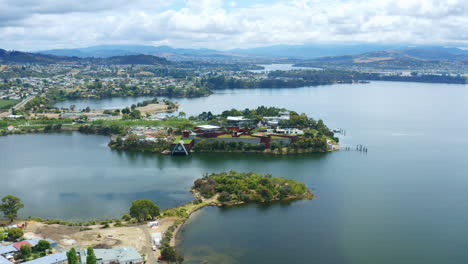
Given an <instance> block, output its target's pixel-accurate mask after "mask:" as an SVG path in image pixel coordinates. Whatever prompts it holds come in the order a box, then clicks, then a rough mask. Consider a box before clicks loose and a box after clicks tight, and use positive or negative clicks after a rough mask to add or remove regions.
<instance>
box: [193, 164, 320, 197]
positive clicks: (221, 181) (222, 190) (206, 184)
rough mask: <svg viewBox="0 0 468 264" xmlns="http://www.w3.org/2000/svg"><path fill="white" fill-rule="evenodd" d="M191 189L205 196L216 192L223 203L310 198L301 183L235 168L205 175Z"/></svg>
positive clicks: (210, 195) (309, 194) (308, 192)
mask: <svg viewBox="0 0 468 264" xmlns="http://www.w3.org/2000/svg"><path fill="white" fill-rule="evenodd" d="M193 189H194V190H196V191H197V192H198V193H200V194H201V195H202V196H203V197H205V198H210V197H213V196H214V195H216V194H219V197H218V201H220V202H222V203H229V202H232V203H237V202H268V201H275V200H284V199H288V198H312V194H311V193H310V191H309V190H308V189H307V187H306V186H305V184H304V183H300V182H297V181H294V180H290V179H285V178H280V177H272V176H271V175H270V174H258V173H241V172H237V171H230V172H223V173H218V174H215V173H213V174H210V175H205V176H204V177H203V178H202V179H198V180H196V181H195V183H194V186H193Z"/></svg>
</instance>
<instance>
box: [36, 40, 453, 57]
mask: <svg viewBox="0 0 468 264" xmlns="http://www.w3.org/2000/svg"><path fill="white" fill-rule="evenodd" d="M386 50H408V51H411V53H412V54H413V55H417V56H419V55H422V54H426V55H424V56H426V57H425V58H429V57H430V56H434V58H432V59H437V58H439V57H440V56H445V53H447V52H448V53H453V54H454V55H456V56H458V54H459V53H460V52H459V51H460V50H459V49H457V48H444V47H438V46H434V47H431V46H413V47H411V46H409V45H383V44H360V45H357V44H352V45H351V44H349V45H348V44H310V45H276V46H267V47H259V48H251V49H231V50H225V51H220V50H213V49H179V48H172V47H169V46H145V45H100V46H92V47H87V48H78V49H54V50H42V51H37V52H36V53H41V54H48V55H56V56H72V57H79V58H87V57H95V58H108V57H114V56H126V55H138V54H146V55H153V56H158V57H164V58H168V59H171V60H179V59H186V60H190V59H193V60H197V59H199V58H201V57H204V58H221V59H222V58H225V59H243V58H244V59H251V58H252V57H257V58H277V59H280V58H281V59H288V58H289V59H313V58H319V57H330V56H342V55H355V54H362V53H369V52H381V51H386ZM428 52H431V53H433V55H430V54H428ZM441 52H442V53H444V54H439V53H441ZM456 56H455V57H456Z"/></svg>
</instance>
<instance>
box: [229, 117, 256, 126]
mask: <svg viewBox="0 0 468 264" xmlns="http://www.w3.org/2000/svg"><path fill="white" fill-rule="evenodd" d="M227 123H228V126H237V127H248V126H251V125H252V124H253V121H252V120H251V119H247V118H245V117H243V116H228V117H227Z"/></svg>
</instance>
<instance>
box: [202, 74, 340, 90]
mask: <svg viewBox="0 0 468 264" xmlns="http://www.w3.org/2000/svg"><path fill="white" fill-rule="evenodd" d="M330 83H332V82H323V83H321V82H317V81H309V80H303V79H281V78H270V79H262V80H258V79H249V80H243V79H237V78H232V77H226V76H222V75H221V76H216V77H205V78H203V79H201V80H200V84H201V85H202V87H205V88H207V89H209V90H216V89H242V88H297V87H304V86H313V85H321V84H330Z"/></svg>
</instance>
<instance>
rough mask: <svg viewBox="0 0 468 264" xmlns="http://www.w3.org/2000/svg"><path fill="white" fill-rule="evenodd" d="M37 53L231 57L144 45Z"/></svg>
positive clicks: (104, 46) (205, 50)
mask: <svg viewBox="0 0 468 264" xmlns="http://www.w3.org/2000/svg"><path fill="white" fill-rule="evenodd" d="M37 53H42V54H49V55H56V56H75V57H79V58H87V57H95V58H108V57H114V56H126V55H139V54H146V55H153V56H158V57H166V58H167V57H169V58H170V57H205V56H209V57H217V56H218V57H219V56H231V54H229V53H224V52H221V51H216V50H210V49H177V48H171V47H169V46H157V47H156V46H145V45H101V46H92V47H87V48H78V49H53V50H41V51H37Z"/></svg>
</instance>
